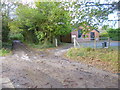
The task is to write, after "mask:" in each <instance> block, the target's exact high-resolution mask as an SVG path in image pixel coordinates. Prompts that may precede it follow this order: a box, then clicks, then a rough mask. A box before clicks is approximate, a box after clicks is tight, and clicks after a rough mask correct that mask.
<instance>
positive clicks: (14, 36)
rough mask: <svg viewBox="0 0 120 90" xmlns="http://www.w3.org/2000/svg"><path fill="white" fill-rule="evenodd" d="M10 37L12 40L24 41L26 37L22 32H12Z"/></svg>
mask: <svg viewBox="0 0 120 90" xmlns="http://www.w3.org/2000/svg"><path fill="white" fill-rule="evenodd" d="M9 39H10V40H21V41H23V40H24V37H23V35H22V34H21V33H10V36H9Z"/></svg>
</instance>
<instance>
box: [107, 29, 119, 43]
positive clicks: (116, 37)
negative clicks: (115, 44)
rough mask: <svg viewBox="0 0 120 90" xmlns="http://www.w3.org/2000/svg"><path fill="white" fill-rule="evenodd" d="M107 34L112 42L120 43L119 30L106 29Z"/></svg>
mask: <svg viewBox="0 0 120 90" xmlns="http://www.w3.org/2000/svg"><path fill="white" fill-rule="evenodd" d="M107 32H108V35H109V37H110V38H112V40H117V41H120V28H118V29H112V28H110V29H108V30H107Z"/></svg>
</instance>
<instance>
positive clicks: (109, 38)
mask: <svg viewBox="0 0 120 90" xmlns="http://www.w3.org/2000/svg"><path fill="white" fill-rule="evenodd" d="M109 47H110V37H108V48H109Z"/></svg>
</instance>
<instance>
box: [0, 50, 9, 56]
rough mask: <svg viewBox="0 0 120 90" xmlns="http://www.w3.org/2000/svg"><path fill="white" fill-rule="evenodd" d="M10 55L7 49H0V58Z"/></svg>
mask: <svg viewBox="0 0 120 90" xmlns="http://www.w3.org/2000/svg"><path fill="white" fill-rule="evenodd" d="M10 53H11V50H9V49H4V48H2V49H0V56H6V55H8V54H10Z"/></svg>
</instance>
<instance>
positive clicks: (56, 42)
mask: <svg viewBox="0 0 120 90" xmlns="http://www.w3.org/2000/svg"><path fill="white" fill-rule="evenodd" d="M55 46H56V47H57V46H58V41H57V39H55Z"/></svg>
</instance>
